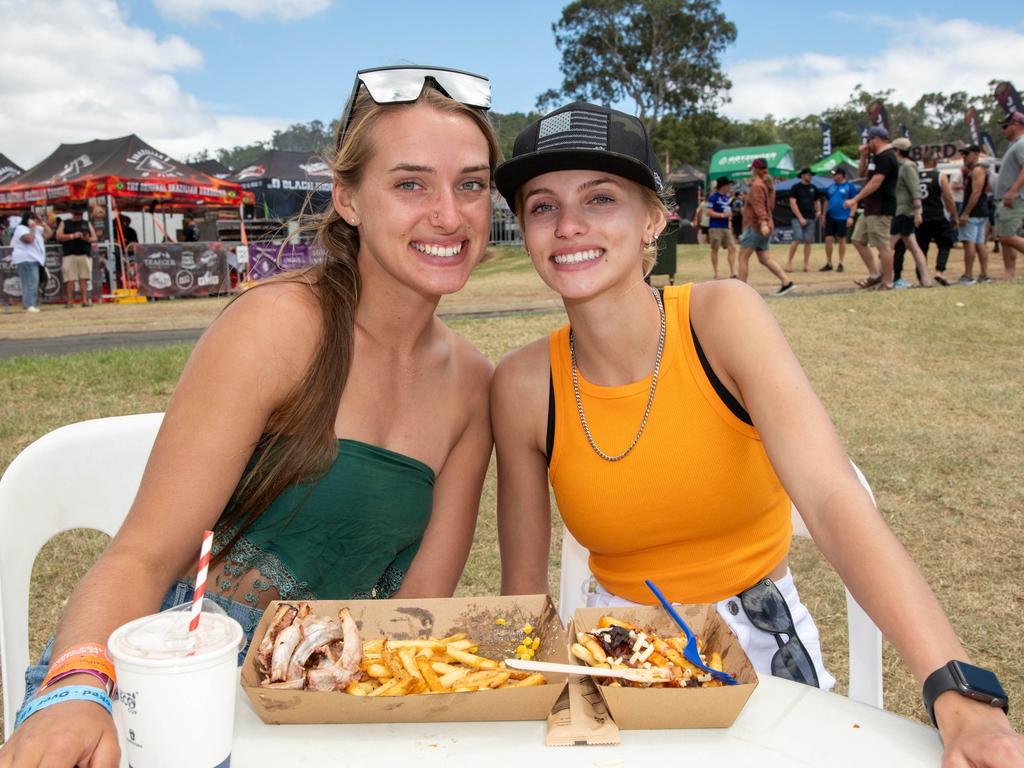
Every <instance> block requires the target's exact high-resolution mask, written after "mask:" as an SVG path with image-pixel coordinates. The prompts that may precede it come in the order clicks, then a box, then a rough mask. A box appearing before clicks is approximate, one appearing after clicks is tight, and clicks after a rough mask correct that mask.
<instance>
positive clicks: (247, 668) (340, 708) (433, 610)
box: [242, 595, 568, 724]
mask: <svg viewBox="0 0 1024 768" xmlns="http://www.w3.org/2000/svg"><path fill="white" fill-rule="evenodd" d="M282 602H288V603H290V604H292V605H298V601H282ZM305 602H308V603H309V605H310V607H311V608H312V610H313V612H314V613H316V614H319V615H322V616H337V614H338V610H339V609H340V608H343V607H347V608H348V609H349V610H350V611H351V612H352V617H353V618H354V619H355V622H356V624H357V625H358V626H359V632H360V636H361V638H362V640H363V641H364V642H365V641H367V640H375V639H377V638H379V637H380V636H381V634H387V636H388V637H390V638H391V639H393V640H411V639H418V638H426V637H430V636H431V635H433V636H436V637H446V636H448V635H453V634H455V633H456V632H465V633H466V634H467V636H468V637H469V638H470V639H472V640H473V641H474V642H476V643H478V644H479V649H478V651H477V653H479V654H480V655H481V656H486V657H488V658H492V659H495V660H497V661H501V660H502V659H505V658H508V657H510V656H512V655H513V652H514V651H515V648H516V646H517V645H518V644H519V641H520V638H521V637H522V634H521V633H520V630H521V628H522V627H523V625H525V624H527V623H530V624H532V625H533V627H534V631H533V636H534V637H539V638H540V648H539V649H538V650H537V656H536V659H537V660H538V661H554V662H561V663H566V662H567V661H568V644H567V642H566V634H565V630H564V629H563V627H562V622H561V621H560V620H559V618H558V612H557V610H555V606H554V605H553V604H552V602H551V598H550V597H548V596H547V595H518V596H515V597H466V598H443V599H428V600H309V601H305ZM278 605H280V602H273V603H271V604H270V605H269V606H267V609H266V611H265V612H264V614H263V618H262V619H261V620H260V623H259V625H258V626H257V627H256V631H255V632H254V634H253V642H252V644H251V645H250V647H249V651H248V653H247V654H246V657H245V662H244V663H243V664H242V688H243V689H244V690H245V692H246V694H247V695H248V696H249V698H250V699H251V700H252V704H253V707H254V708H255V710H256V713H257V714H258V715H259V716H260V718H261V719H262V720H263V722H265V723H272V724H277V723H385V722H386V723H420V722H452V721H486V720H544V719H546V718H547V716H548V713H549V712H550V711H551V707H552V706H553V705H554V703H555V701H556V700H557V699H558V696H559V694H560V693H561V691H562V688H563V687H564V684H565V675H551V674H548V675H545V677H546V679H547V684H545V685H538V686H533V687H528V688H505V689H497V690H486V691H467V692H463V693H436V694H419V695H408V696H395V697H379V698H378V697H373V698H368V697H365V696H353V695H351V694H348V693H344V692H341V691H287V690H274V689H269V688H261V687H260V686H259V672H258V671H257V668H256V650H257V648H258V647H259V644H260V640H261V639H262V638H263V636H264V635H265V634H266V631H267V627H268V625H269V624H270V621H271V619H272V618H273V615H274V612H275V611H276V610H277V606H278ZM499 618H503V619H505V621H506V623H505V624H504V625H499V624H498V623H497V619H499Z"/></svg>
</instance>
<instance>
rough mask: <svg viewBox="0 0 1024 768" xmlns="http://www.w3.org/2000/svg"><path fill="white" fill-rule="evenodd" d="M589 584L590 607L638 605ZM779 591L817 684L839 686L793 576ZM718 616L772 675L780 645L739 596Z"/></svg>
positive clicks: (721, 606) (827, 688)
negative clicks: (749, 615)
mask: <svg viewBox="0 0 1024 768" xmlns="http://www.w3.org/2000/svg"><path fill="white" fill-rule="evenodd" d="M589 581H590V583H589V584H588V585H586V586H585V587H584V592H585V593H586V596H587V607H588V608H614V607H615V606H617V605H618V606H625V605H638V603H633V602H630V601H629V600H626V599H625V598H623V597H618V596H616V595H613V594H612V593H611V592H609V591H608V590H606V589H605V588H604V587H602V586H601V584H600V583H599V582H598V581H597V579H595V578H594V577H593V576H591V577H590V580H589ZM775 586H777V587H778V588H779V592H781V593H782V596H783V597H784V598H785V599H786V605H788V606H789V612H790V613H791V614H792V615H793V626H795V627H796V633H797V635H798V636H799V638H800V642H802V643H803V644H804V647H805V648H806V649H807V653H808V654H809V655H810V657H811V661H813V662H814V669H815V671H816V672H817V673H818V683H819V684H820V686H821V689H822V690H823V691H831V690H832V689H833V688H834V687H835V684H836V679H835V678H834V677H832V675H830V674H829V673H828V670H827V669H825V663H824V662H823V661H822V659H821V637H820V636H819V635H818V627H817V626H816V625H815V624H814V619H812V618H811V614H810V612H809V611H808V610H807V608H806V607H805V606H804V604H803V603H802V602H800V595H799V594H797V591H796V584H794V583H793V574H792V573H791V572H790V571H789V569H788V568H787V569H786V575H785V576H783V577H782V578H781V579H779V580H778V581H776V582H775ZM717 607H718V615H719V616H721V617H722V619H723V621H725V623H726V624H728V625H729V629H731V630H732V631H733V634H734V635H736V638H737V639H738V640H739V641H740V645H742V646H743V650H744V651H746V653H747V656H748V657H749V658H750V662H751V663H752V664H753V665H754V669H756V670H757V671H758V672H760V673H761V674H766V675H770V674H771V673H772V657H773V656H774V655H775V653H776V652H777V651H778V650H779V644H778V643H777V642H776V641H775V635H773V634H772V633H771V632H765V631H764V630H762V629H758V628H757V627H755V626H754V625H753V624H751V623H750V619H749V618H747V614H746V612H745V611H744V610H743V606H742V605H740V599H739V598H738V597H729V598H726V599H725V600H719V601H718V603H717Z"/></svg>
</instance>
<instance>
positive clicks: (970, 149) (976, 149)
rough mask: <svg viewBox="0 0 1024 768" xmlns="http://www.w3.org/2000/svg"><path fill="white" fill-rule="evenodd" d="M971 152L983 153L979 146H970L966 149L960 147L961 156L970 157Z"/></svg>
mask: <svg viewBox="0 0 1024 768" xmlns="http://www.w3.org/2000/svg"><path fill="white" fill-rule="evenodd" d="M971 152H981V147H979V146H978V145H977V144H968V145H967V146H966V147H960V154H961V155H968V154H970V153H971Z"/></svg>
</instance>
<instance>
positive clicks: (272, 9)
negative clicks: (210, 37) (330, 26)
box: [153, 0, 331, 23]
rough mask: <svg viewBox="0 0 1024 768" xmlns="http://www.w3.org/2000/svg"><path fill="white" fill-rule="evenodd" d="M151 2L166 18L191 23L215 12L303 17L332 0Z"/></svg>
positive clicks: (326, 5)
mask: <svg viewBox="0 0 1024 768" xmlns="http://www.w3.org/2000/svg"><path fill="white" fill-rule="evenodd" d="M153 5H154V6H155V7H156V9H157V11H158V12H159V13H160V15H161V16H163V17H165V18H168V19H174V20H176V21H184V22H193V23H194V22H197V21H199V20H201V19H203V18H205V17H206V16H208V15H210V14H211V13H217V12H224V13H233V14H235V15H237V16H240V17H241V18H243V19H249V20H252V19H260V18H263V17H264V16H271V17H274V18H278V19H286V20H291V19H304V18H306V17H307V16H314V15H316V14H318V13H320V12H321V11H324V10H326V9H327V8H329V7H330V5H331V0H153Z"/></svg>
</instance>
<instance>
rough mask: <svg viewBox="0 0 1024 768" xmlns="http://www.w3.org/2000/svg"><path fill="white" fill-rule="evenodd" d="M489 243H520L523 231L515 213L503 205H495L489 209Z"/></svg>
mask: <svg viewBox="0 0 1024 768" xmlns="http://www.w3.org/2000/svg"><path fill="white" fill-rule="evenodd" d="M490 244H491V245H522V244H523V233H522V232H520V231H519V223H518V222H517V221H516V217H515V214H513V213H512V211H510V210H509V209H508V208H507V207H506V206H504V205H495V206H494V207H493V209H492V211H491V242H490Z"/></svg>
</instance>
